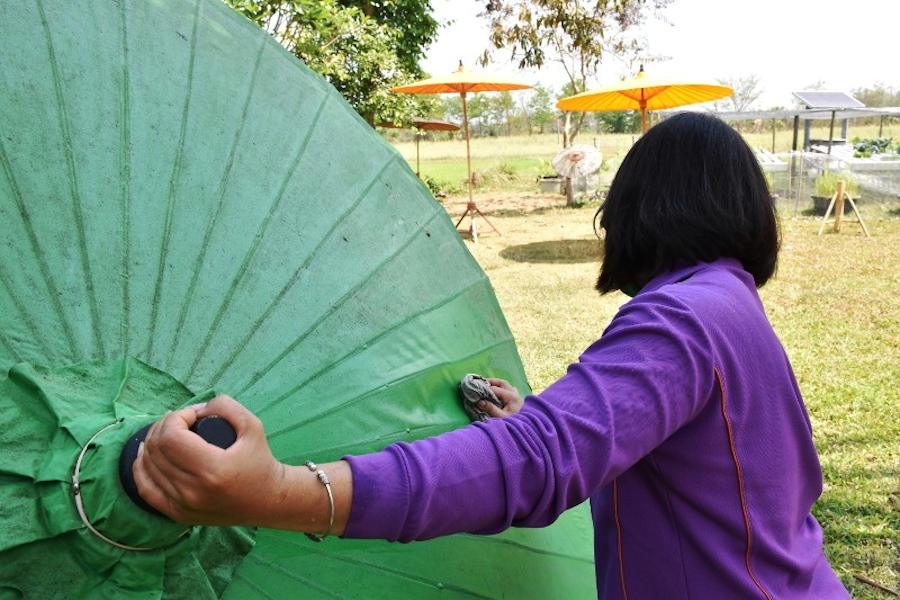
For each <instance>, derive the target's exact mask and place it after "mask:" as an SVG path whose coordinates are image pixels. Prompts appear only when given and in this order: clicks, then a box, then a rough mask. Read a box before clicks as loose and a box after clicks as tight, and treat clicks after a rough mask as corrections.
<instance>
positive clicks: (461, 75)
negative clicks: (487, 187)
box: [391, 61, 534, 242]
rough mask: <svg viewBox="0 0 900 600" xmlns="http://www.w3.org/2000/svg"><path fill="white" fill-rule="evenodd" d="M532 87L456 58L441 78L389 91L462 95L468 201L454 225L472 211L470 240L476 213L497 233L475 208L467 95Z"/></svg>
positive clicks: (475, 230)
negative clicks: (471, 67)
mask: <svg viewBox="0 0 900 600" xmlns="http://www.w3.org/2000/svg"><path fill="white" fill-rule="evenodd" d="M531 87H534V86H532V85H531V84H527V83H523V82H521V81H517V80H514V79H508V78H504V77H497V76H495V75H492V74H490V73H487V72H484V71H471V70H469V69H466V68H465V67H464V66H463V64H462V61H459V67H458V68H457V69H456V70H455V71H453V72H452V73H450V74H449V75H445V76H442V77H431V78H429V79H422V80H420V81H416V82H414V83H410V84H407V85H401V86H398V87H395V88H392V89H391V91H394V92H399V93H402V94H459V96H460V98H462V106H463V127H464V129H465V137H466V184H467V186H468V189H469V202H468V204H467V205H466V212H464V213H463V215H462V216H461V217H460V218H459V221H457V222H456V226H457V227H459V224H460V223H462V221H463V219H465V218H466V215H469V214H471V222H470V226H469V232H470V233H471V234H472V240H473V241H475V242H477V241H478V228H477V226H476V225H475V215H476V214H478V215H479V216H481V217H482V218H483V219H484V220H485V221H486V222H487V224H488V225H490V227H491V229H493V230H494V231H495V232H496V233H500V232H499V231H498V230H497V228H496V227H494V226H493V225H492V224H491V222H490V221H488V220H487V218H486V217H485V216H484V215H483V214H482V213H481V211H480V210H478V206H477V205H476V204H475V200H474V198H473V195H472V153H471V151H470V149H469V112H468V108H467V104H466V96H467V95H468V94H470V93H473V94H474V93H476V92H505V91H511V90H524V89H528V88H531Z"/></svg>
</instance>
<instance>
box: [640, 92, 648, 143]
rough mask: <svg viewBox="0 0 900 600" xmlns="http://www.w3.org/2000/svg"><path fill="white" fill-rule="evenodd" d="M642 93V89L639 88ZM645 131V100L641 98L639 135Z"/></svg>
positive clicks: (642, 93)
mask: <svg viewBox="0 0 900 600" xmlns="http://www.w3.org/2000/svg"><path fill="white" fill-rule="evenodd" d="M641 95H642V96H643V95H644V90H641ZM645 133H647V101H646V100H644V99H643V98H641V135H643V134H645Z"/></svg>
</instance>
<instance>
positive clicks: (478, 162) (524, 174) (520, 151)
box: [389, 122, 900, 187]
mask: <svg viewBox="0 0 900 600" xmlns="http://www.w3.org/2000/svg"><path fill="white" fill-rule="evenodd" d="M751 129H752V128H751V127H749V126H748V125H747V124H744V126H743V127H742V132H741V134H742V135H743V136H744V139H746V140H747V143H749V144H750V145H751V146H753V147H761V148H764V149H766V150H769V151H771V149H772V133H771V125H770V124H761V125H760V129H761V131H759V132H753V131H751ZM828 133H829V131H828V123H827V122H825V125H824V126H819V127H813V128H812V131H811V137H813V138H818V139H821V138H824V139H828ZM882 134H883V136H884V137H893V138H894V141H895V143H900V124H892V125H885V126H884V129H883V132H882ZM411 136H412V133H411V132H396V131H392V132H391V134H390V137H389V139H393V140H394V141H392V144H393V145H394V147H395V148H397V150H399V151H400V153H401V154H402V155H403V157H404V158H405V159H406V160H407V161H408V162H409V164H410V165H411V166H412V168H413V170H415V168H416V145H415V142H414V141H412V140H413V138H412V137H411ZM799 136H800V142H801V143H802V139H803V130H802V128H801V130H800V132H799ZM839 136H840V126H839V124H836V125H835V137H839ZM877 136H878V126H877V125H873V126H853V125H852V122H851V125H850V127H849V129H848V137H849V138H851V139H852V138H854V137H862V138H868V137H877ZM404 137H406V138H408V139H407V140H406V141H403V138H404ZM448 137H449V134H447V133H444V132H440V133H438V134H436V135H435V136H434V138H433V139H431V138H428V137H426V138H423V139H422V140H421V141H420V143H419V164H420V171H421V174H422V175H423V176H428V177H433V178H434V179H436V180H438V181H444V182H447V183H449V184H452V185H456V186H459V187H461V186H462V184H463V183H464V182H465V179H466V144H465V142H464V141H463V138H462V137H457V138H453V139H448ZM395 138H397V139H395ZM635 139H636V136H633V135H631V134H598V133H594V132H585V131H582V132H581V133H580V134H579V135H578V137H577V138H576V139H575V143H577V144H589V145H592V146H595V147H597V148H599V149H600V151H601V153H602V154H603V157H604V169H602V170H601V172H600V176H601V183H608V181H609V180H611V179H612V176H613V174H614V173H615V170H616V168H618V165H619V163H620V162H621V160H622V157H623V156H624V154H625V153H626V152H627V151H628V149H629V148H630V147H631V145H632V144H633V143H634V140H635ZM792 140H793V131H792V130H791V129H787V130H782V129H779V130H778V131H777V132H776V136H775V152H787V151H789V150H790V149H791V143H792ZM470 148H471V153H472V170H473V171H476V172H479V173H482V174H485V173H489V172H491V171H496V170H498V169H500V168H501V167H502V166H503V165H507V167H511V168H513V169H514V170H515V171H516V172H517V173H518V174H519V175H520V176H521V178H522V179H523V180H524V181H531V182H533V181H534V179H535V178H536V177H538V176H540V175H552V174H554V171H553V168H552V167H551V166H550V160H551V159H552V158H553V156H554V154H556V152H558V151H559V150H560V149H561V148H562V138H561V137H560V136H558V135H557V134H556V133H544V134H534V135H521V136H510V137H483V138H473V139H472V140H471V141H470ZM504 183H508V182H504Z"/></svg>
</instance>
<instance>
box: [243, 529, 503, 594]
mask: <svg viewBox="0 0 900 600" xmlns="http://www.w3.org/2000/svg"><path fill="white" fill-rule="evenodd" d="M279 541H283V542H284V543H285V544H289V545H291V546H294V547H295V548H298V549H302V550H303V552H304V553H308V554H316V555H318V556H320V557H322V558H325V559H331V560H335V561H338V562H341V563H347V564H351V565H356V566H358V567H367V568H369V569H372V570H374V571H379V572H381V573H387V574H389V575H394V576H396V577H399V578H401V579H406V580H408V581H412V582H415V583H419V584H422V585H425V586H428V587H432V588H434V587H437V583H438V582H437V581H435V580H433V579H426V578H425V577H421V576H419V575H414V574H412V573H405V572H403V571H401V570H399V569H392V568H390V567H385V566H382V565H379V564H378V563H373V562H368V561H365V560H360V559H358V558H350V557H349V556H347V555H345V554H340V555H338V554H333V553H329V552H326V551H324V550H319V549H318V548H313V547H310V546H309V545H308V544H301V543H300V542H297V541H294V539H293V538H286V537H285V539H283V540H279ZM249 556H253V554H250V555H249ZM275 566H276V567H278V565H275ZM442 589H444V590H446V591H448V592H455V593H457V594H462V595H465V596H469V597H471V598H484V599H485V600H490V598H492V596H485V595H483V594H479V593H478V592H475V591H473V590H470V589H467V588H464V587H462V586H459V585H455V584H452V583H450V584H448V583H443V584H442Z"/></svg>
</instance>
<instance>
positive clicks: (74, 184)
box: [37, 0, 106, 356]
mask: <svg viewBox="0 0 900 600" xmlns="http://www.w3.org/2000/svg"><path fill="white" fill-rule="evenodd" d="M37 7H38V11H39V13H40V15H41V26H42V27H43V29H44V38H45V40H46V42H47V52H48V54H49V58H50V69H51V71H52V73H53V91H54V94H55V96H56V103H57V106H58V109H59V110H58V111H57V114H58V116H59V127H60V133H61V134H62V138H63V139H62V143H63V149H64V154H65V157H66V170H67V173H68V176H69V177H68V179H69V181H68V183H69V186H70V189H71V193H72V211H73V213H74V218H75V220H74V223H75V231H76V234H77V238H78V253H79V258H80V259H81V270H82V273H83V274H84V279H85V281H84V283H85V286H86V287H87V295H88V304H89V308H90V314H91V320H92V323H91V333H92V334H93V337H94V343H95V344H96V348H98V349H99V351H100V355H101V356H105V355H106V352H105V350H104V345H103V339H102V338H101V337H100V315H99V310H98V307H97V298H96V297H95V295H94V279H93V274H92V273H91V264H90V261H89V260H88V252H87V240H86V238H85V232H84V223H85V221H84V214H83V212H82V206H81V204H82V203H81V193H80V191H79V185H78V169H76V167H75V156H74V153H73V151H72V134H71V132H70V131H69V116H68V111H67V110H66V102H65V96H64V94H63V90H62V76H61V75H60V73H59V62H58V61H57V58H56V50H55V49H54V47H53V36H52V35H51V34H50V24H49V23H48V22H47V15H46V14H45V12H44V3H43V0H38V2H37Z"/></svg>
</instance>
